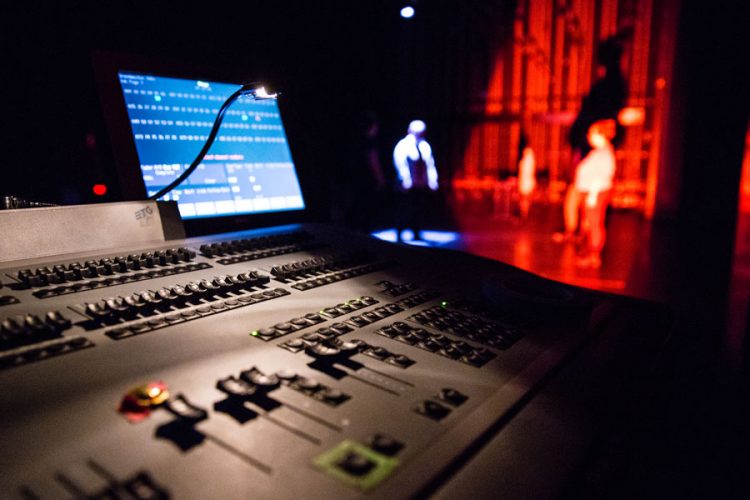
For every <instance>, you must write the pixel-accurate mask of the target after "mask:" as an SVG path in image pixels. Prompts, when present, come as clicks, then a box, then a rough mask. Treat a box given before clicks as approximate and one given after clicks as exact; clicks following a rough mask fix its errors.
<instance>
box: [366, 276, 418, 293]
mask: <svg viewBox="0 0 750 500" xmlns="http://www.w3.org/2000/svg"><path fill="white" fill-rule="evenodd" d="M375 285H376V286H379V287H381V288H382V289H383V291H382V292H381V293H383V294H385V295H388V296H389V297H399V296H401V295H403V294H405V293H408V292H412V291H414V290H416V289H417V288H419V287H418V286H417V284H416V283H413V282H411V281H409V282H407V283H400V284H396V283H392V282H390V281H387V280H383V281H378V282H377V283H375Z"/></svg>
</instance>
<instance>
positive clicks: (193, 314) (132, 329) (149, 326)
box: [104, 288, 289, 340]
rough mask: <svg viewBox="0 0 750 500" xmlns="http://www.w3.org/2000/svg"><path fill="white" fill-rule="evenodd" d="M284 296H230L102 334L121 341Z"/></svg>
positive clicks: (274, 292)
mask: <svg viewBox="0 0 750 500" xmlns="http://www.w3.org/2000/svg"><path fill="white" fill-rule="evenodd" d="M285 295H289V292H288V291H286V290H284V289H283V288H275V289H269V290H263V291H262V292H255V293H251V294H246V295H234V296H230V298H228V299H223V300H216V301H214V302H210V303H205V304H203V305H200V306H198V307H192V308H190V309H184V310H181V311H178V312H170V313H167V314H160V315H158V316H153V317H151V318H148V319H145V320H142V321H135V322H132V323H128V324H124V325H122V326H119V327H117V328H111V329H109V330H107V331H105V332H104V334H105V335H107V336H108V337H110V338H112V339H114V340H122V339H126V338H130V337H133V336H135V335H141V334H143V333H147V332H151V331H154V330H158V329H160V328H166V327H168V326H171V325H175V324H177V323H184V322H186V321H191V320H194V319H199V318H203V317H205V316H211V315H212V314H218V313H221V312H224V311H228V310H231V309H237V308H238V307H244V306H249V305H252V304H257V303H259V302H264V301H267V300H271V299H275V298H278V297H283V296H285Z"/></svg>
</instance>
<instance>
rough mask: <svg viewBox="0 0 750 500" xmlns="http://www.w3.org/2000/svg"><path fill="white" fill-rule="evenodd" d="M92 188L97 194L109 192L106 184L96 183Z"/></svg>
mask: <svg viewBox="0 0 750 500" xmlns="http://www.w3.org/2000/svg"><path fill="white" fill-rule="evenodd" d="M91 190H92V191H93V192H94V194H95V195H97V196H104V195H105V194H107V185H106V184H94V185H93V187H92V188H91Z"/></svg>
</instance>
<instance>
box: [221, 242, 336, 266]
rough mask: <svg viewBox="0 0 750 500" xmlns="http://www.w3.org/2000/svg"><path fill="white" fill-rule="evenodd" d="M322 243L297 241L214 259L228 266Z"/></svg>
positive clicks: (310, 247) (315, 247) (288, 252)
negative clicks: (292, 243)
mask: <svg viewBox="0 0 750 500" xmlns="http://www.w3.org/2000/svg"><path fill="white" fill-rule="evenodd" d="M325 246H327V245H324V244H323V243H316V242H308V243H298V244H295V245H286V246H283V247H274V248H268V249H266V250H254V251H249V252H245V253H242V254H240V255H233V256H231V257H223V258H221V259H218V260H217V261H216V263H217V264H221V265H224V266H229V265H232V264H239V263H241V262H250V261H251V260H258V259H265V258H267V257H274V256H276V255H287V254H290V253H297V252H302V251H305V250H315V249H318V248H321V247H325Z"/></svg>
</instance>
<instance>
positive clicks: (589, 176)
mask: <svg viewBox="0 0 750 500" xmlns="http://www.w3.org/2000/svg"><path fill="white" fill-rule="evenodd" d="M615 127H616V124H615V121H614V120H611V119H608V120H599V121H597V122H594V123H593V124H592V125H591V127H589V130H588V133H587V136H586V138H587V140H588V142H589V144H590V145H591V147H592V149H591V151H590V152H589V153H588V154H587V155H586V156H585V157H584V158H583V160H581V162H580V163H579V164H578V166H577V167H576V173H575V181H574V185H575V191H576V192H577V193H578V196H577V198H578V199H577V204H578V205H580V203H581V201H582V199H583V201H584V209H583V220H582V227H581V229H582V232H583V237H584V242H585V245H584V254H583V256H582V257H581V258H580V259H579V260H578V265H579V266H581V267H592V268H598V267H600V266H601V253H602V249H603V248H604V243H605V241H606V238H607V231H606V227H605V216H606V212H607V206H608V205H609V200H610V194H611V191H612V180H613V179H614V176H615V150H614V147H613V146H612V142H611V141H612V138H613V137H614V136H615Z"/></svg>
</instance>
